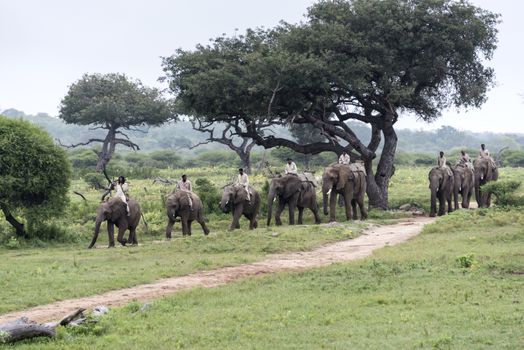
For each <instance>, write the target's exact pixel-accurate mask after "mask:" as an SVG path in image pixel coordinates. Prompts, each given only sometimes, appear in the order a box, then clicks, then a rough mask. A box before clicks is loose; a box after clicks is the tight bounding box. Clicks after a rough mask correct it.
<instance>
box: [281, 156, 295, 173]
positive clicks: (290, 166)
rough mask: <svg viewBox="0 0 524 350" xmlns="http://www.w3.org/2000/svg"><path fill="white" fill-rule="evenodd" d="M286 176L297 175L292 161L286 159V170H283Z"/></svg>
mask: <svg viewBox="0 0 524 350" xmlns="http://www.w3.org/2000/svg"><path fill="white" fill-rule="evenodd" d="M284 172H285V173H286V175H298V170H297V165H296V164H295V162H293V159H291V158H288V159H287V164H286V168H285V169H284Z"/></svg>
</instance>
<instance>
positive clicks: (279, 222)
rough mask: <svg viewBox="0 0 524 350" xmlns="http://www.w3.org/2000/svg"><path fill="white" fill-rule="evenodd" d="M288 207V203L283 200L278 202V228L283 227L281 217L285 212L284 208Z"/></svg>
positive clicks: (276, 219)
mask: <svg viewBox="0 0 524 350" xmlns="http://www.w3.org/2000/svg"><path fill="white" fill-rule="evenodd" d="M285 205H286V203H285V202H284V200H283V199H279V200H278V208H277V210H276V211H275V224H276V225H277V226H280V225H282V220H281V219H280V215H281V214H282V212H283V211H284V206H285Z"/></svg>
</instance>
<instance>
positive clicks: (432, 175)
mask: <svg viewBox="0 0 524 350" xmlns="http://www.w3.org/2000/svg"><path fill="white" fill-rule="evenodd" d="M428 178H429V189H430V190H431V210H430V213H429V216H431V217H434V216H435V214H436V212H437V199H438V201H439V209H438V215H439V216H441V215H444V213H445V212H446V202H447V203H448V213H451V212H452V211H453V208H452V206H451V195H452V193H453V186H454V178H453V173H451V175H450V173H448V171H447V170H446V169H444V168H442V167H438V166H437V167H434V168H433V169H431V170H430V172H429V175H428Z"/></svg>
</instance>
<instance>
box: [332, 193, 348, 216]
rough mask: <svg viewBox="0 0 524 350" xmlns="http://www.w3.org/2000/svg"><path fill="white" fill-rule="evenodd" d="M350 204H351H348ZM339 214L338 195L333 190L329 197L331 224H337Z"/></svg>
mask: <svg viewBox="0 0 524 350" xmlns="http://www.w3.org/2000/svg"><path fill="white" fill-rule="evenodd" d="M347 203H349V202H347ZM336 212H337V193H336V192H335V191H334V190H332V191H331V193H330V195H329V222H335V221H336V219H335V217H336Z"/></svg>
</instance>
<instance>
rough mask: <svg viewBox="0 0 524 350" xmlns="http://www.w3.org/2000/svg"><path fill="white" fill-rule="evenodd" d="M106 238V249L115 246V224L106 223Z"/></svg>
mask: <svg viewBox="0 0 524 350" xmlns="http://www.w3.org/2000/svg"><path fill="white" fill-rule="evenodd" d="M107 237H108V242H109V244H108V248H112V247H114V246H115V224H113V223H112V222H109V221H108V222H107Z"/></svg>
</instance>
